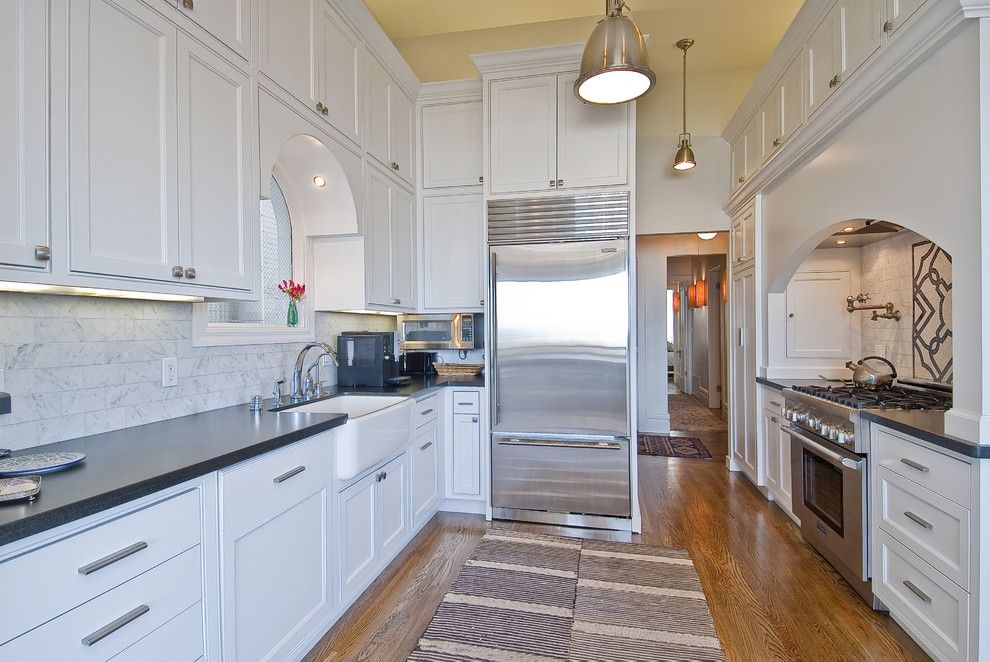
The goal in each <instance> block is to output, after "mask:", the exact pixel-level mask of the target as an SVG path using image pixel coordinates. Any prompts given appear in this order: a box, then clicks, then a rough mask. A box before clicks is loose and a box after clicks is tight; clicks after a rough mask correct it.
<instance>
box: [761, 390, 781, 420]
mask: <svg viewBox="0 0 990 662" xmlns="http://www.w3.org/2000/svg"><path fill="white" fill-rule="evenodd" d="M763 408H764V409H766V410H767V412H768V413H770V414H772V415H773V416H783V414H784V396H783V395H781V394H780V392H779V391H773V390H770V389H764V390H763Z"/></svg>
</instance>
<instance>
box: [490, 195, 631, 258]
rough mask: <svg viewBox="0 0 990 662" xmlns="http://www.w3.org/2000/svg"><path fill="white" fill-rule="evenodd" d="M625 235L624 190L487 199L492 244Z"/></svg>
mask: <svg viewBox="0 0 990 662" xmlns="http://www.w3.org/2000/svg"><path fill="white" fill-rule="evenodd" d="M628 236H629V194H628V193H601V194H594V195H573V196H566V197H545V198H520V199H514V200H489V201H488V243H489V244H491V245H493V246H496V245H500V244H525V243H539V242H554V241H584V240H587V241H598V240H601V239H620V238H627V237H628Z"/></svg>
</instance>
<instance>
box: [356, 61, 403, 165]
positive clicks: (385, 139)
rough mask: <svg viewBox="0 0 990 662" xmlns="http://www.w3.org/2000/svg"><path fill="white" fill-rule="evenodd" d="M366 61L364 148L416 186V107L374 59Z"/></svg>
mask: <svg viewBox="0 0 990 662" xmlns="http://www.w3.org/2000/svg"><path fill="white" fill-rule="evenodd" d="M367 59H368V64H367V68H366V70H367V81H368V89H367V107H368V112H367V136H366V140H365V148H366V149H367V150H368V153H369V154H371V155H372V156H373V157H375V158H376V159H377V160H378V161H380V162H381V163H382V165H384V166H385V167H386V168H389V169H391V170H393V171H395V173H396V174H397V175H399V176H400V177H402V178H403V179H405V180H406V181H407V182H410V183H415V181H416V178H415V168H414V167H413V154H414V153H415V147H414V145H413V143H414V138H415V133H416V132H415V121H416V118H415V115H416V111H415V104H413V102H412V101H411V100H410V99H409V97H408V96H406V93H405V92H404V91H403V90H402V88H401V87H399V85H398V84H397V83H396V82H395V81H394V80H393V79H392V77H391V76H390V75H389V73H388V72H387V71H386V70H385V68H384V67H383V66H382V65H381V63H380V62H378V60H377V59H375V58H374V57H369V58H367Z"/></svg>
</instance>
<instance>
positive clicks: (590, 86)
mask: <svg viewBox="0 0 990 662" xmlns="http://www.w3.org/2000/svg"><path fill="white" fill-rule="evenodd" d="M625 6H626V3H625V1H624V0H605V18H604V19H602V20H601V21H599V23H598V25H597V26H596V27H595V29H594V31H592V33H591V36H590V37H589V38H588V43H587V44H586V45H585V47H584V55H583V56H582V58H581V74H580V76H579V77H578V79H577V80H576V81H574V94H576V95H577V98H578V99H580V100H581V101H584V102H585V103H597V104H615V103H627V102H629V101H635V100H636V99H639V98H640V97H642V96H643V95H645V94H646V93H647V92H649V91H650V90H652V89H653V86H654V85H655V84H656V82H657V77H656V75H655V74H654V73H653V70H652V69H650V60H649V55H648V53H647V50H646V40H645V39H644V38H643V33H642V32H640V30H639V28H638V27H637V26H636V24H635V23H633V21H632V20H631V19H630V18H629V17H627V16H623V15H622V9H623V8H624V7H625Z"/></svg>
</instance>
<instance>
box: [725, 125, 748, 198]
mask: <svg viewBox="0 0 990 662" xmlns="http://www.w3.org/2000/svg"><path fill="white" fill-rule="evenodd" d="M729 149H730V155H729V158H730V159H731V162H730V171H731V173H732V190H736V189H737V188H739V187H740V186H742V185H743V184H745V183H746V136H745V134H744V135H741V136H739V137H738V138H736V141H735V142H734V143H732V146H731V147H730V148H729Z"/></svg>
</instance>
